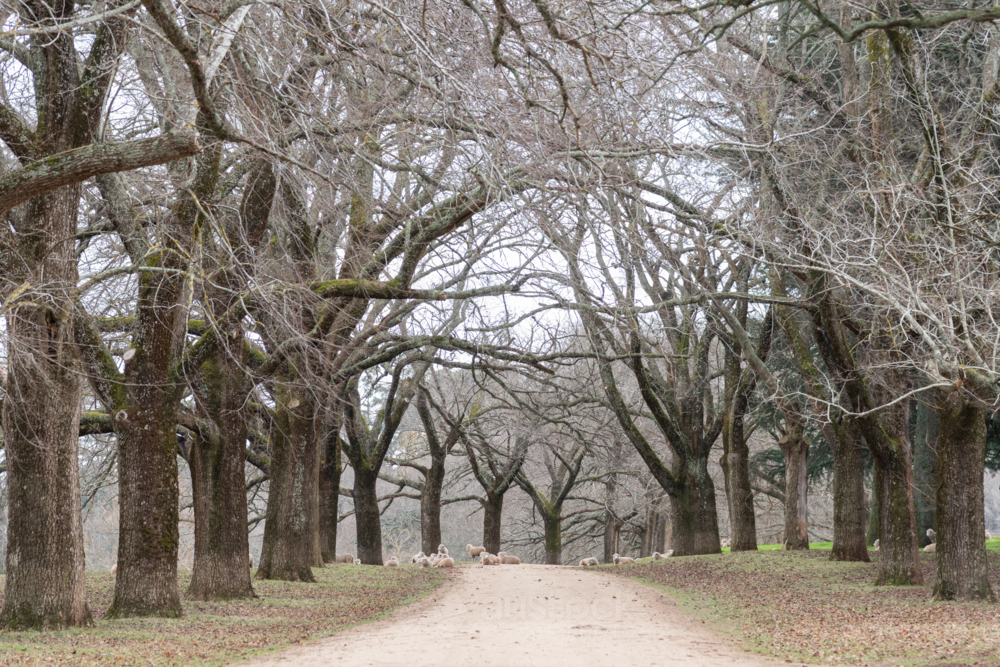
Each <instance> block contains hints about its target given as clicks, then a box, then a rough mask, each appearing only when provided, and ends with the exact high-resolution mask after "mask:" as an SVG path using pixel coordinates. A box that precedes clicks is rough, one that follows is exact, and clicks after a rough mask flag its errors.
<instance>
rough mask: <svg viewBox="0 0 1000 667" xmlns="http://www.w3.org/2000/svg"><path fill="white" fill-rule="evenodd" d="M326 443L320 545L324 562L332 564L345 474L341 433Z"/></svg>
mask: <svg viewBox="0 0 1000 667" xmlns="http://www.w3.org/2000/svg"><path fill="white" fill-rule="evenodd" d="M338 426H339V424H338ZM325 441H326V447H325V450H326V451H325V452H324V456H323V466H322V468H320V471H319V495H320V498H319V502H320V508H319V510H320V511H319V534H320V542H319V545H320V554H321V556H322V558H323V562H324V563H332V562H334V561H335V560H336V558H337V523H338V521H339V512H340V504H339V500H340V477H341V475H342V474H343V467H342V466H341V456H342V452H341V448H340V433H339V431H338V432H332V433H328V434H327V437H326V438H325Z"/></svg>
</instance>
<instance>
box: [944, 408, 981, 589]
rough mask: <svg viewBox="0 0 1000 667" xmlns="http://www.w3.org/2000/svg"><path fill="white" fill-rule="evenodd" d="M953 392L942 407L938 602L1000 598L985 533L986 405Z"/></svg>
mask: <svg viewBox="0 0 1000 667" xmlns="http://www.w3.org/2000/svg"><path fill="white" fill-rule="evenodd" d="M959 392H960V390H954V391H953V392H951V393H950V394H948V395H947V396H944V397H942V400H941V403H940V406H939V408H938V415H939V418H940V424H941V426H940V429H941V430H940V436H939V438H938V486H937V511H936V513H935V516H936V520H937V521H936V526H935V530H936V531H937V550H936V556H935V565H936V567H935V579H934V592H933V595H934V599H935V600H987V601H989V602H994V601H996V596H995V595H994V594H993V589H992V588H991V587H990V579H989V567H988V563H987V561H986V542H985V539H984V534H985V530H986V521H985V517H984V507H983V468H984V462H985V458H986V415H987V408H986V406H985V405H983V404H982V403H980V402H979V401H978V400H976V399H975V398H971V399H969V398H966V397H963V396H962V395H961V394H960V393H959Z"/></svg>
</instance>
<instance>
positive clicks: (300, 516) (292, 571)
mask: <svg viewBox="0 0 1000 667" xmlns="http://www.w3.org/2000/svg"><path fill="white" fill-rule="evenodd" d="M316 409H317V408H316V403H315V399H314V398H313V396H312V395H311V394H308V393H307V390H303V391H296V390H294V389H291V390H284V391H281V392H279V394H278V405H277V406H276V407H275V409H274V413H273V417H272V427H271V435H270V441H271V481H270V488H269V491H268V497H267V521H266V522H265V523H264V540H263V544H262V546H261V554H260V565H259V566H258V568H257V574H256V577H257V579H278V580H281V581H304V582H314V581H316V578H315V577H314V576H313V572H312V567H313V566H314V565H317V563H316V561H317V558H316V556H317V554H315V553H314V552H315V547H316V541H315V536H314V528H315V526H316V522H315V520H314V519H315V514H316V513H317V512H318V509H319V508H318V507H317V504H318V502H319V445H318V442H317V441H318V434H317V433H316V430H317V428H316V426H317V419H316Z"/></svg>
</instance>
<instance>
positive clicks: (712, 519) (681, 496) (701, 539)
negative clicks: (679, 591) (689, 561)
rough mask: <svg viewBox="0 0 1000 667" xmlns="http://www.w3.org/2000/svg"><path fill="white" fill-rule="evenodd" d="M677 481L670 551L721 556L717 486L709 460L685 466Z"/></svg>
mask: <svg viewBox="0 0 1000 667" xmlns="http://www.w3.org/2000/svg"><path fill="white" fill-rule="evenodd" d="M677 482H678V483H677V491H676V493H673V494H671V495H670V518H671V524H672V534H671V540H670V541H671V544H670V548H671V549H673V550H674V555H675V556H694V555H698V554H717V553H720V552H721V549H720V547H719V518H718V514H717V512H716V507H715V485H714V484H713V483H712V478H711V476H709V474H708V459H707V458H701V459H697V460H695V461H691V462H690V463H689V465H688V466H686V467H682V468H681V469H680V470H678V473H677Z"/></svg>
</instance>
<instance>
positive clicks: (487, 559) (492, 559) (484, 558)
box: [479, 551, 500, 567]
mask: <svg viewBox="0 0 1000 667" xmlns="http://www.w3.org/2000/svg"><path fill="white" fill-rule="evenodd" d="M479 564H480V565H482V566H483V567H485V566H487V565H499V564H500V559H499V558H498V557H497V556H494V555H493V554H490V553H486V552H485V551H484V552H483V553H481V554H479Z"/></svg>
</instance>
